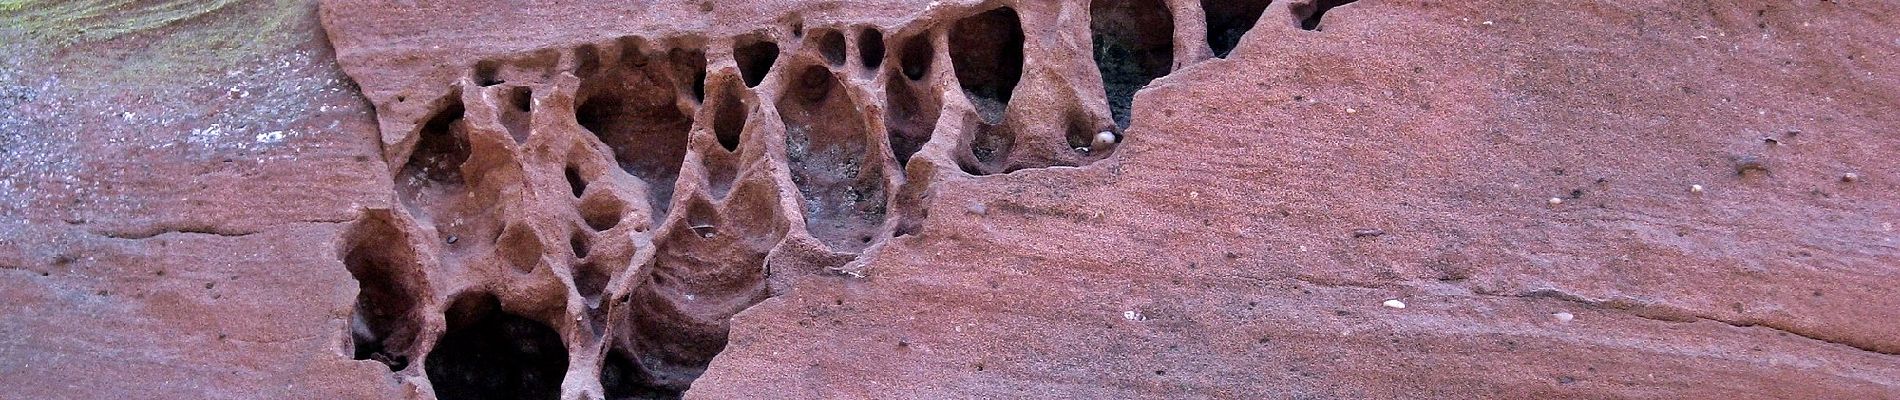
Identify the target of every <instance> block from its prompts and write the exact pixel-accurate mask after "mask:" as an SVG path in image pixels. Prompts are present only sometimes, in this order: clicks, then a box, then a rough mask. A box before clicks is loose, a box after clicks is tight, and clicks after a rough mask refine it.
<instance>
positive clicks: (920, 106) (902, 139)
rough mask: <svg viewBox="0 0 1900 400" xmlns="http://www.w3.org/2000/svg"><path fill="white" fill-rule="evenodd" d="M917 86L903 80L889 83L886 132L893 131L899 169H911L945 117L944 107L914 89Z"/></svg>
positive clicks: (895, 154)
mask: <svg viewBox="0 0 1900 400" xmlns="http://www.w3.org/2000/svg"><path fill="white" fill-rule="evenodd" d="M916 85H918V84H917V83H915V82H911V81H906V80H902V79H887V80H886V81H885V83H884V87H885V89H884V93H885V96H888V99H887V103H888V104H887V105H886V107H885V109H884V115H885V118H884V121H885V122H884V123H885V128H886V129H887V130H889V132H888V133H889V135H890V141H891V155H892V156H894V157H896V158H897V162H898V164H899V165H910V158H911V156H913V155H916V154H917V152H918V151H919V150H922V149H923V147H924V144H925V143H928V142H930V137H931V135H932V134H933V132H935V131H936V129H937V117H938V116H939V115H940V114H941V113H942V105H940V104H939V103H938V102H937V99H936V98H935V97H932V96H931V94H930V93H920V92H926V90H920V89H918V88H916V87H914V86H916Z"/></svg>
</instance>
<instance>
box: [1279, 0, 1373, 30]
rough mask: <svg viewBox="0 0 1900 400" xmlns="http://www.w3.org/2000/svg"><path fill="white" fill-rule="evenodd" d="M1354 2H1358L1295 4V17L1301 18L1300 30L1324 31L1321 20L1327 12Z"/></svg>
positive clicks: (1333, 0) (1337, 0) (1330, 0)
mask: <svg viewBox="0 0 1900 400" xmlns="http://www.w3.org/2000/svg"><path fill="white" fill-rule="evenodd" d="M1354 1H1358V0H1314V1H1313V2H1311V3H1299V4H1294V5H1293V15H1296V16H1299V17H1300V29H1305V30H1309V31H1317V30H1322V27H1321V26H1320V23H1321V22H1322V21H1321V20H1320V18H1322V17H1324V16H1326V12H1327V11H1331V10H1332V9H1333V8H1334V7H1339V6H1343V5H1347V4H1352V2H1354Z"/></svg>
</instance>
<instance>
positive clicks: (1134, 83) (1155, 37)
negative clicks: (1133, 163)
mask: <svg viewBox="0 0 1900 400" xmlns="http://www.w3.org/2000/svg"><path fill="white" fill-rule="evenodd" d="M1089 29H1090V31H1092V32H1094V33H1093V34H1092V35H1091V41H1092V42H1093V43H1094V46H1095V66H1096V68H1097V69H1099V70H1100V71H1101V73H1102V89H1103V91H1104V92H1105V94H1106V95H1107V96H1108V108H1109V113H1110V114H1112V115H1114V117H1115V125H1116V126H1120V127H1122V128H1127V127H1128V123H1129V118H1130V112H1131V110H1130V108H1132V106H1133V105H1134V102H1135V92H1137V91H1140V90H1141V88H1142V87H1145V86H1148V82H1150V81H1153V80H1154V79H1155V78H1159V77H1162V76H1164V75H1167V74H1168V71H1169V69H1170V68H1173V63H1174V17H1173V16H1172V15H1170V14H1169V13H1168V7H1167V5H1165V4H1162V2H1161V1H1160V0H1097V1H1094V2H1091V3H1089Z"/></svg>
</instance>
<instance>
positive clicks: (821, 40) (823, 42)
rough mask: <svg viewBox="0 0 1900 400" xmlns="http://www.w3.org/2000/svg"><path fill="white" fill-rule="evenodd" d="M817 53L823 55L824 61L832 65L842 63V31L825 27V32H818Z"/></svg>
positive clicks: (843, 55) (843, 56) (843, 48)
mask: <svg viewBox="0 0 1900 400" xmlns="http://www.w3.org/2000/svg"><path fill="white" fill-rule="evenodd" d="M818 54H819V55H821V56H824V57H825V63H828V64H831V65H832V66H834V67H835V66H841V65H844V58H845V43H844V33H841V32H838V31H836V30H831V29H826V30H825V33H822V34H819V35H818Z"/></svg>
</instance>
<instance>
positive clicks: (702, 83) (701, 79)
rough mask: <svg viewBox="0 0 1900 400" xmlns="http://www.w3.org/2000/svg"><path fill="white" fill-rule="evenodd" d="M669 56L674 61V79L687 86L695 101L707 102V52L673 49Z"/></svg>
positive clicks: (668, 53) (686, 88)
mask: <svg viewBox="0 0 1900 400" xmlns="http://www.w3.org/2000/svg"><path fill="white" fill-rule="evenodd" d="M667 57H668V59H669V60H671V61H672V65H671V66H672V68H673V77H674V81H675V82H676V83H677V84H680V85H684V86H685V88H684V89H685V90H686V91H687V92H688V93H690V94H691V95H692V99H693V103H695V104H697V103H704V102H706V52H704V51H699V50H686V49H673V50H671V51H668V52H667Z"/></svg>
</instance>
